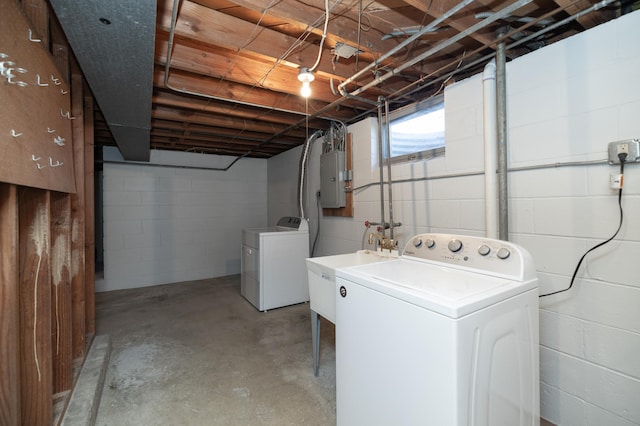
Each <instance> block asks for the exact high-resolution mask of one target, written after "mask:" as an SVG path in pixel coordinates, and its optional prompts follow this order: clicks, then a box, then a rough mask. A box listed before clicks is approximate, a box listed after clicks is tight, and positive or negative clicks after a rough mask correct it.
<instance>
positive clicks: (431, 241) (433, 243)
mask: <svg viewBox="0 0 640 426" xmlns="http://www.w3.org/2000/svg"><path fill="white" fill-rule="evenodd" d="M424 245H425V246H427V248H434V247H435V246H436V240H434V239H433V238H427V241H426V242H425V243H424Z"/></svg>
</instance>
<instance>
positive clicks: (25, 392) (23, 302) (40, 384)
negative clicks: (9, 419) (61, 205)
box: [18, 188, 53, 425]
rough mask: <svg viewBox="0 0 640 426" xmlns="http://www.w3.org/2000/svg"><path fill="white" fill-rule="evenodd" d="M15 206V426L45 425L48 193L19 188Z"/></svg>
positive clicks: (48, 410) (48, 413)
mask: <svg viewBox="0 0 640 426" xmlns="http://www.w3.org/2000/svg"><path fill="white" fill-rule="evenodd" d="M18 205H19V207H18V208H19V212H20V224H19V231H18V235H19V237H18V239H19V253H20V255H19V257H20V259H19V263H20V278H19V283H20V382H21V383H20V411H21V424H23V425H50V424H51V423H52V420H53V407H52V400H53V399H52V398H53V384H52V354H51V274H50V269H49V247H50V246H51V245H50V232H49V218H50V217H51V205H50V198H49V192H48V191H43V190H40V189H32V188H20V190H19V195H18Z"/></svg>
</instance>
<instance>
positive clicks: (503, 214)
mask: <svg viewBox="0 0 640 426" xmlns="http://www.w3.org/2000/svg"><path fill="white" fill-rule="evenodd" d="M504 34H505V29H504V28H503V29H500V30H498V32H497V34H496V35H497V37H498V38H500V37H502V36H503V35H504ZM496 97H497V99H496V105H497V110H498V111H497V112H498V205H499V214H500V220H499V227H500V231H499V238H500V239H501V240H504V241H507V240H508V239H509V203H508V198H507V197H508V194H509V191H508V186H507V158H508V153H507V77H506V47H505V43H504V41H502V42H500V43H498V46H497V49H496Z"/></svg>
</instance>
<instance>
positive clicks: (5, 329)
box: [0, 183, 21, 426]
mask: <svg viewBox="0 0 640 426" xmlns="http://www.w3.org/2000/svg"><path fill="white" fill-rule="evenodd" d="M0 229H1V230H2V232H1V233H0V253H1V254H2V255H1V256H0V424H2V425H10V426H18V425H19V424H20V423H21V422H20V340H19V328H18V325H19V324H20V317H19V313H18V304H19V286H18V195H17V188H16V186H15V185H9V184H6V183H0Z"/></svg>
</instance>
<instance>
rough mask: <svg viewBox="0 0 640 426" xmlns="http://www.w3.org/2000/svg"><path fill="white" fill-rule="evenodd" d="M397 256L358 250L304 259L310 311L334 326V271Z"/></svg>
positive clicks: (392, 253)
mask: <svg viewBox="0 0 640 426" xmlns="http://www.w3.org/2000/svg"><path fill="white" fill-rule="evenodd" d="M394 253H395V254H394ZM397 256H398V255H397V252H391V253H389V252H385V253H384V254H383V252H381V251H380V252H378V251H373V250H358V251H357V252H355V253H347V254H338V255H335V256H322V257H311V258H308V259H306V262H307V274H308V277H309V297H310V304H311V310H313V311H315V312H316V313H317V314H319V315H321V316H322V317H324V318H326V319H328V320H329V321H331V322H332V323H334V324H335V322H336V293H335V284H336V269H339V268H347V267H349V266H357V265H364V264H366V263H373V262H383V261H385V260H390V258H392V257H397Z"/></svg>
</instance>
